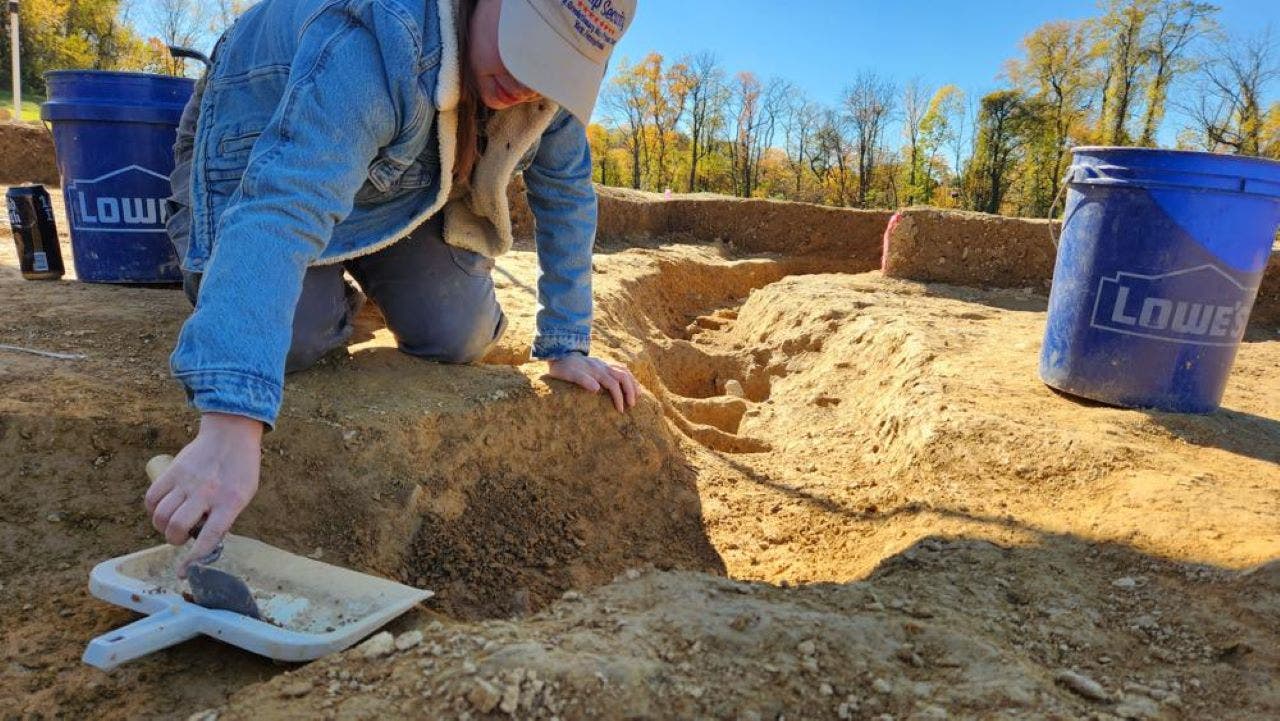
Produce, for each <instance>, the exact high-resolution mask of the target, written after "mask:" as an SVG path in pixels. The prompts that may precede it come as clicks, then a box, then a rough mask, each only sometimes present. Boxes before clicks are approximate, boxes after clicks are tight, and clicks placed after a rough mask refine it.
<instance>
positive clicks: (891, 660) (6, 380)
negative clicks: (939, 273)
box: [0, 209, 1280, 719]
mask: <svg viewBox="0 0 1280 721" xmlns="http://www.w3.org/2000/svg"><path fill="white" fill-rule="evenodd" d="M772 210H773V212H777V211H776V209H772ZM5 251H6V252H7V253H10V255H7V256H4V257H3V258H2V259H0V260H2V262H3V267H0V290H2V291H3V295H4V297H5V298H6V299H7V300H6V305H7V308H8V313H7V314H6V316H5V318H4V319H3V320H0V343H5V344H10V345H20V346H25V347H33V348H39V349H43V350H48V351H61V352H74V353H83V354H85V355H87V356H88V358H87V359H86V360H83V361H64V360H54V359H50V358H45V357H40V356H33V355H27V354H18V353H11V352H0V384H2V385H3V386H4V388H5V392H4V393H3V394H0V449H3V450H2V452H0V474H2V476H3V478H4V479H5V481H4V482H3V484H2V485H0V583H3V589H2V590H3V591H4V593H3V594H0V613H3V614H4V615H5V618H6V624H5V626H4V629H3V631H0V653H3V654H4V659H3V660H4V667H3V670H0V717H4V718H10V717H12V718H28V717H29V718H41V717H45V718H51V717H56V716H59V715H61V716H66V717H83V716H90V715H91V716H94V717H98V718H126V717H128V718H133V717H144V718H150V717H156V718H186V717H188V716H190V715H192V714H193V713H194V714H196V717H197V718H215V717H216V718H222V719H238V718H245V719H248V718H280V717H298V718H351V719H355V718H397V717H400V718H424V717H427V718H472V719H480V718H495V719H496V718H507V717H511V716H514V717H517V718H545V719H550V718H553V717H558V718H561V719H594V718H605V719H612V718H618V719H621V718H759V719H765V718H768V719H774V718H777V717H778V716H779V715H781V714H785V715H786V717H787V718H832V719H846V718H847V719H862V718H882V717H883V715H884V714H889V715H891V716H892V717H894V718H921V719H930V718H1027V717H1036V718H1044V717H1051V718H1170V719H1176V718H1239V719H1245V718H1267V717H1274V716H1276V715H1277V714H1280V681H1278V680H1277V679H1280V673H1278V672H1280V651H1278V650H1277V649H1280V630H1277V629H1280V580H1278V578H1280V576H1277V573H1278V572H1277V565H1276V559H1277V557H1278V553H1277V550H1278V549H1280V524H1277V523H1276V518H1277V515H1278V514H1280V470H1278V464H1280V422H1278V421H1277V420H1276V419H1277V418H1280V387H1278V386H1280V377H1277V375H1276V374H1275V372H1274V369H1275V368H1276V367H1278V366H1280V341H1277V337H1276V334H1275V332H1274V329H1267V328H1254V329H1253V330H1252V331H1251V333H1250V336H1249V338H1248V340H1247V342H1246V343H1245V344H1244V347H1243V348H1242V350H1241V353H1240V357H1239V359H1238V361H1237V366H1236V369H1235V371H1234V373H1233V376H1232V381H1231V384H1230V387H1229V390H1228V396H1227V399H1226V403H1225V408H1224V410H1223V411H1221V412H1219V413H1216V414H1212V415H1209V416H1172V415H1166V414H1158V413H1144V412H1138V411H1127V410H1119V409H1112V408H1106V407H1100V406H1096V405H1092V404H1086V403H1080V402H1077V401H1074V400H1072V399H1069V398H1066V397H1063V396H1060V395H1057V394H1055V393H1053V392H1051V391H1049V390H1048V389H1047V388H1045V387H1044V386H1043V385H1042V384H1040V383H1039V381H1038V380H1037V379H1036V376H1035V363H1036V357H1037V353H1038V349H1039V342H1040V333H1041V332H1042V329H1043V318H1044V307H1045V299H1044V297H1043V296H1042V295H1039V294H1036V293H1032V292H1024V291H990V290H975V289H970V288H962V287H954V286H946V285H940V284H923V283H917V282H907V281H899V280H892V279H886V278H883V277H881V276H880V275H879V274H877V273H864V272H861V271H865V270H866V267H865V264H864V263H862V262H861V261H858V260H856V259H855V256H856V254H852V253H851V254H848V256H847V259H846V260H843V261H840V260H835V259H833V258H835V257H839V256H838V255H828V256H827V257H825V258H818V257H806V256H762V255H757V256H750V257H744V256H741V255H739V254H737V253H736V252H735V251H734V250H733V249H732V248H731V247H729V246H727V245H717V244H680V243H674V244H662V243H660V242H653V243H649V244H647V245H645V246H644V247H635V246H627V247H623V246H621V245H619V246H608V245H607V246H605V247H602V248H601V249H600V253H599V254H598V256H597V258H596V260H595V269H596V302H597V322H596V332H597V342H596V350H597V353H598V354H600V355H602V356H605V357H609V358H613V359H616V360H619V361H622V362H626V363H628V364H629V365H630V366H631V367H632V368H633V370H634V371H635V372H636V374H637V376H638V377H639V378H640V379H641V380H642V382H643V383H644V384H645V386H646V388H647V393H646V394H645V395H644V398H643V399H642V402H641V403H640V405H639V406H638V407H637V408H636V409H635V410H634V411H633V412H631V413H630V414H627V415H625V416H619V415H618V414H616V413H615V412H613V411H612V410H611V409H610V406H609V404H608V402H607V401H606V400H605V399H603V398H592V397H589V396H585V395H583V394H582V393H581V392H580V391H578V390H576V389H573V388H569V387H567V386H565V385H563V384H560V383H558V382H556V381H549V380H547V379H545V378H544V377H542V368H541V367H540V366H539V365H538V364H536V363H525V362H524V361H525V359H526V358H527V354H528V341H529V338H530V336H531V333H532V326H533V314H534V312H535V311H536V302H535V297H534V291H533V288H534V286H535V283H536V280H535V278H536V263H535V259H534V256H533V254H532V252H531V249H530V248H529V246H528V245H521V246H519V247H518V248H517V250H516V251H515V252H513V253H512V254H510V255H508V256H505V257H504V258H502V259H501V260H500V261H499V266H498V270H497V272H496V274H495V279H496V280H497V281H498V285H499V289H498V292H499V295H500V298H501V300H502V302H503V304H504V307H505V308H506V309H507V311H508V314H509V315H510V316H511V320H512V327H511V329H510V330H509V331H508V335H507V337H506V339H504V341H503V344H502V346H501V347H500V348H499V349H497V350H496V351H495V352H494V353H493V354H491V356H490V357H489V359H488V361H489V362H488V363H487V364H484V365H477V366H471V367H443V366H437V365H433V364H429V363H422V362H418V361H415V360H414V359H411V358H407V357H405V356H403V355H401V354H399V353H397V352H396V351H395V350H394V348H393V346H394V344H393V342H392V340H391V339H390V337H389V335H388V334H387V331H386V330H385V329H384V328H382V327H381V325H380V322H379V318H378V317H377V314H376V312H374V311H373V310H370V311H369V312H368V313H367V314H366V315H365V316H364V317H363V318H362V323H361V328H362V332H361V334H360V337H359V338H358V339H357V341H356V342H355V343H354V345H353V346H352V347H351V349H350V353H349V355H346V356H338V357H333V358H330V359H328V360H326V361H324V362H323V363H322V364H321V365H320V366H319V367H317V368H315V369H313V370H311V371H308V372H306V373H303V374H299V375H297V376H292V377H290V379H289V388H288V391H287V394H286V398H287V400H286V405H285V409H284V413H283V416H282V419H281V423H280V425H279V429H278V430H277V431H275V432H273V433H272V434H270V435H269V436H268V437H267V440H266V448H265V457H264V465H263V483H262V490H261V491H260V496H259V498H258V499H257V500H256V501H255V503H254V505H253V506H252V507H251V509H250V510H249V511H248V512H247V513H246V514H245V515H244V517H243V519H242V521H241V522H240V523H239V524H238V525H237V529H236V530H237V532H239V533H242V534H244V535H249V536H253V537H257V538H261V539H262V540H264V541H267V542H269V543H273V544H275V545H279V546H281V547H283V548H286V549H289V550H292V551H294V552H299V553H303V554H310V555H312V556H315V557H319V558H321V559H323V560H325V561H331V562H335V563H339V564H342V565H347V566H350V567H352V568H356V569H358V570H362V571H366V572H373V573H379V574H382V575H385V576H389V577H393V578H396V579H397V580H401V581H404V582H407V583H411V584H413V585H418V586H422V587H426V588H431V589H432V590H434V591H436V592H437V594H438V596H437V597H435V598H433V599H432V600H431V601H430V602H428V603H427V604H426V607H425V608H422V609H420V610H418V611H415V612H413V613H411V614H409V615H407V616H406V617H404V618H402V619H400V620H399V621H397V622H396V623H395V624H393V625H392V627H391V629H390V630H391V631H392V632H393V633H395V634H397V640H399V641H400V643H399V644H396V645H392V646H390V647H389V648H388V647H386V646H385V644H382V643H374V644H372V645H369V646H365V647H357V648H355V649H352V650H351V651H348V652H346V653H344V654H340V655H337V656H334V657H331V658H328V659H324V660H322V661H319V662H316V663H313V664H309V665H306V666H299V667H288V666H281V665H275V664H271V663H270V662H266V661H262V660H260V659H256V658H254V657H252V656H249V655H248V654H245V653H242V652H239V651H237V650H234V649H230V648H227V647H224V646H220V645H218V644H216V643H214V642H212V641H209V640H197V641H193V642H190V643H187V644H183V645H182V646H180V647H178V648H175V649H172V650H170V651H166V652H162V653H159V654H156V655H154V656H152V657H150V658H148V659H145V660H143V661H140V662H138V663H136V664H131V665H129V666H126V667H123V668H122V669H120V670H119V671H117V672H116V673H113V674H102V673H100V672H98V671H96V670H94V669H90V668H87V667H84V666H82V665H81V664H80V663H79V660H78V659H79V654H80V652H81V651H82V650H83V645H84V643H85V642H86V641H87V640H88V639H89V638H90V637H92V636H94V635H96V634H99V633H103V632H105V631H107V630H109V629H110V628H113V627H115V626H118V625H121V624H123V623H126V622H128V621H129V620H130V619H131V618H132V616H131V614H129V613H128V612H126V611H123V610H121V609H113V608H110V607H108V606H106V605H105V604H103V603H101V602H98V601H96V600H94V599H92V598H90V597H89V596H88V594H87V592H86V590H85V579H86V576H87V572H88V569H89V568H90V567H91V566H92V565H93V564H94V563H96V562H98V561H100V560H102V559H104V558H107V557H110V556H115V555H120V554H122V553H125V552H128V551H131V550H136V549H138V548H141V547H144V546H147V545H152V544H154V543H155V542H156V535H155V533H154V532H153V531H151V530H150V528H149V524H148V522H147V519H146V517H145V514H144V513H143V510H142V508H141V495H142V493H143V491H144V490H145V488H146V485H147V483H146V480H145V474H144V473H143V470H142V469H143V465H144V463H145V461H146V459H147V458H149V457H150V456H151V455H154V454H156V453H160V452H173V451H175V450H177V449H178V448H180V447H181V445H182V443H183V442H185V441H186V440H187V439H188V438H190V435H191V432H192V430H193V426H192V424H193V423H194V421H195V416H194V415H193V414H192V413H190V412H189V411H187V410H185V409H184V405H183V402H182V394H181V392H180V390H179V389H178V388H177V387H176V386H174V385H173V383H172V382H171V381H169V380H168V379H167V373H166V357H167V354H168V352H169V350H170V349H171V344H172V339H173V337H174V335H175V333H176V331H177V328H178V326H179V325H180V323H181V321H182V319H183V318H184V316H185V314H186V313H187V312H188V308H187V307H186V301H185V300H184V299H183V298H182V296H181V293H180V292H178V291H176V290H173V289H143V288H111V287H103V286H88V285H79V284H73V283H65V282H64V283H60V284H44V283H28V282H24V281H22V280H21V279H20V278H18V276H17V272H16V269H15V268H14V265H15V264H14V262H13V258H12V255H11V252H12V251H11V250H9V249H8V248H6V249H5ZM67 257H69V254H67ZM414 632H417V633H420V634H421V640H419V638H418V635H417V633H414ZM206 710H207V712H206Z"/></svg>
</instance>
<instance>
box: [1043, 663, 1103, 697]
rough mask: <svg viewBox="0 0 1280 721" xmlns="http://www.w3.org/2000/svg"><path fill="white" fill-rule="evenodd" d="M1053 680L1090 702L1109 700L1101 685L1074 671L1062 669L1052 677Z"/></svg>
mask: <svg viewBox="0 0 1280 721" xmlns="http://www.w3.org/2000/svg"><path fill="white" fill-rule="evenodd" d="M1053 680H1054V681H1057V682H1058V683H1060V684H1062V685H1063V686H1065V687H1067V689H1068V690H1070V691H1071V692H1073V693H1075V694H1077V695H1079V696H1083V697H1084V698H1087V699H1089V700H1090V701H1106V700H1108V699H1109V698H1110V697H1109V696H1108V695H1107V691H1106V689H1104V688H1102V684H1100V683H1098V682H1097V681H1094V680H1093V679H1091V678H1089V677H1088V676H1085V675H1084V674H1081V673H1076V672H1075V671H1069V670H1067V669H1063V670H1061V671H1059V672H1058V673H1057V674H1055V675H1054V677H1053Z"/></svg>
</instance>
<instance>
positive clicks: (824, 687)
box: [818, 683, 836, 696]
mask: <svg viewBox="0 0 1280 721" xmlns="http://www.w3.org/2000/svg"><path fill="white" fill-rule="evenodd" d="M835 692H836V690H835V689H833V688H831V684H829V683H824V684H821V685H819V686H818V693H820V694H822V695H823V696H832V695H835Z"/></svg>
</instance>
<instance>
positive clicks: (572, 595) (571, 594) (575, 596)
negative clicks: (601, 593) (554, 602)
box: [560, 591, 582, 601]
mask: <svg viewBox="0 0 1280 721" xmlns="http://www.w3.org/2000/svg"><path fill="white" fill-rule="evenodd" d="M560 598H561V599H563V600H565V601H580V600H582V594H581V593H578V592H577V591H565V592H564V594H562V595H561V596H560Z"/></svg>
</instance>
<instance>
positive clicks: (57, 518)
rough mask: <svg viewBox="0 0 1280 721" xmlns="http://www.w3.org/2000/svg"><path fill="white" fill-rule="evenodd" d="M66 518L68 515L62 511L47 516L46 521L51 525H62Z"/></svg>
mask: <svg viewBox="0 0 1280 721" xmlns="http://www.w3.org/2000/svg"><path fill="white" fill-rule="evenodd" d="M66 517H67V514H65V513H63V512H62V511H54V512H53V513H50V514H49V515H47V516H45V517H44V520H46V521H48V522H49V523H62V520H63V519H64V518H66Z"/></svg>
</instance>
